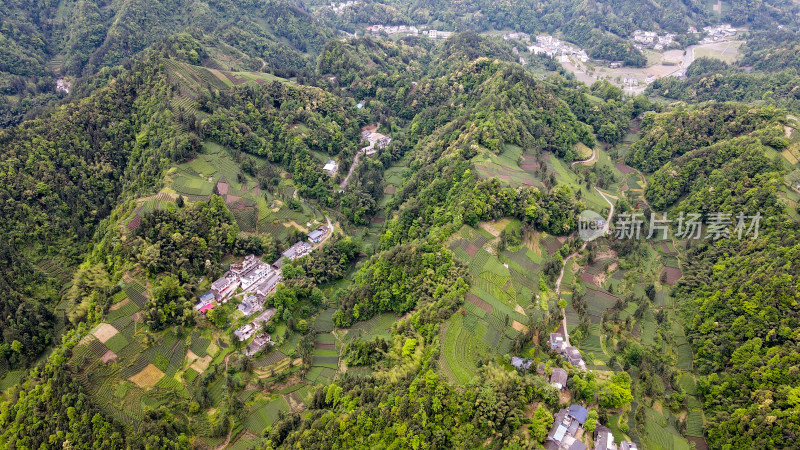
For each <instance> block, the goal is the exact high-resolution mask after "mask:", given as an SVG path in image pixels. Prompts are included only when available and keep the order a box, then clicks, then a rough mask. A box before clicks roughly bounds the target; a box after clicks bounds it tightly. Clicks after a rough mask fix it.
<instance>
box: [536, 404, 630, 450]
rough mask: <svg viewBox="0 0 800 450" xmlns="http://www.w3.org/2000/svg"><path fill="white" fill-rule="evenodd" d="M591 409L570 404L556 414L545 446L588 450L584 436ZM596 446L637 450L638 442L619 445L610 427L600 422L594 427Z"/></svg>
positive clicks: (558, 449)
mask: <svg viewBox="0 0 800 450" xmlns="http://www.w3.org/2000/svg"><path fill="white" fill-rule="evenodd" d="M588 418H589V411H588V410H587V409H586V408H584V407H583V406H581V405H575V404H573V405H570V406H569V408H563V409H561V410H560V411H559V412H558V414H556V417H555V420H554V421H553V426H552V428H550V432H549V433H547V439H546V440H545V444H544V448H545V449H547V450H586V444H584V443H583V440H582V437H583V432H584V428H583V426H584V424H585V423H586V419H588ZM594 448H595V449H598V450H637V447H636V444H634V443H633V442H630V441H623V442H622V443H620V445H619V446H617V444H616V443H615V442H614V435H613V434H612V433H611V430H610V429H609V428H608V427H605V426H603V425H600V424H599V423H598V424H597V426H596V427H595V429H594Z"/></svg>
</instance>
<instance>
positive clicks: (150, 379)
mask: <svg viewBox="0 0 800 450" xmlns="http://www.w3.org/2000/svg"><path fill="white" fill-rule="evenodd" d="M163 377H164V372H162V371H161V369H159V368H158V367H156V366H154V365H153V364H148V365H147V367H145V368H144V369H143V370H142V371H141V372H139V373H137V374H136V375H134V376H132V377H130V378H129V380H131V381H132V382H133V383H134V384H136V385H137V386H139V387H140V388H142V389H145V388H151V387H153V386H155V385H156V383H158V380H160V379H161V378H163Z"/></svg>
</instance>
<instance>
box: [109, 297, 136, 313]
mask: <svg viewBox="0 0 800 450" xmlns="http://www.w3.org/2000/svg"><path fill="white" fill-rule="evenodd" d="M130 302H131V300H130V299H129V298H126V299H124V300H122V301H121V302H117V303H114V304H113V305H111V308H108V310H109V311H116V310H118V309H120V308H122V307H123V306H125V305H127V304H128V303H130Z"/></svg>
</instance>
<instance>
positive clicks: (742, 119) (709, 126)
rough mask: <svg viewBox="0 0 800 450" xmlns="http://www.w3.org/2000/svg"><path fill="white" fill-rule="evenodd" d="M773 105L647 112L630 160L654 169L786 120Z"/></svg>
mask: <svg viewBox="0 0 800 450" xmlns="http://www.w3.org/2000/svg"><path fill="white" fill-rule="evenodd" d="M785 114H786V113H785V112H783V111H781V110H778V109H775V108H774V107H765V108H753V107H751V106H748V105H743V104H737V103H708V104H704V105H700V106H692V107H683V106H681V107H678V108H675V109H674V110H672V111H670V112H667V113H664V114H648V115H646V116H645V118H644V120H643V121H642V137H641V139H640V140H638V141H636V143H635V144H633V146H631V152H630V153H629V154H628V157H627V162H628V164H631V165H632V166H634V167H638V168H639V169H641V170H644V171H646V172H655V171H656V170H658V169H659V168H660V167H661V166H663V165H664V164H665V163H666V162H668V161H669V160H671V159H672V158H675V157H678V156H681V155H683V154H685V153H687V152H689V151H692V150H695V149H698V148H702V147H707V146H710V145H713V144H715V143H717V142H720V141H723V140H726V139H731V138H734V137H737V136H741V135H743V134H748V133H751V132H753V131H755V130H756V129H758V128H760V127H763V126H764V125H766V124H769V123H776V122H783V121H785Z"/></svg>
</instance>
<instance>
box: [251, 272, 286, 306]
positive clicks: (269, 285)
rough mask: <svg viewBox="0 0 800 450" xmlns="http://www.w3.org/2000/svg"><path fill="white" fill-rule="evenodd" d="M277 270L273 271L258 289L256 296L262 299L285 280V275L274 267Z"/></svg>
mask: <svg viewBox="0 0 800 450" xmlns="http://www.w3.org/2000/svg"><path fill="white" fill-rule="evenodd" d="M273 268H274V269H275V270H273V271H272V272H271V273H270V274H269V275H268V276H267V277H266V278H265V279H264V281H262V282H261V284H259V285H258V287H256V295H257V296H259V297H261V298H262V299H263V298H264V297H266V296H267V295H269V294H271V293H272V291H274V290H275V288H276V287H277V286H278V283H280V282H281V280H283V275H281V273H280V271H278V269H277V268H275V266H273Z"/></svg>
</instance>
